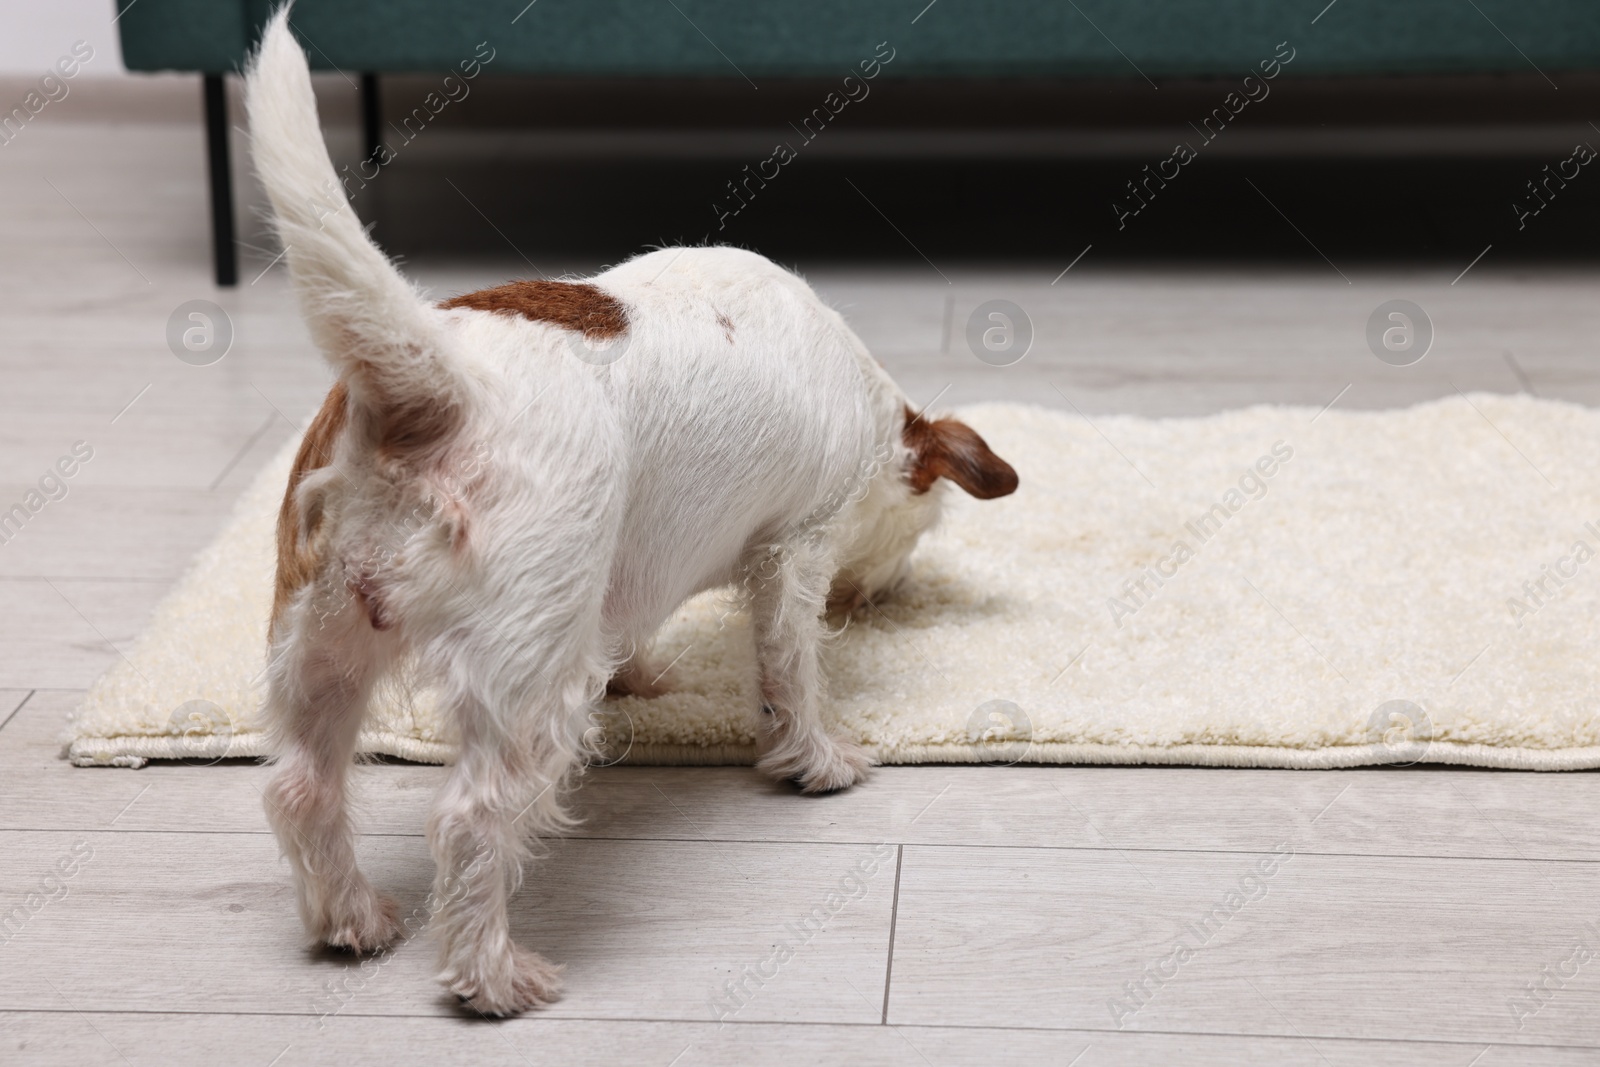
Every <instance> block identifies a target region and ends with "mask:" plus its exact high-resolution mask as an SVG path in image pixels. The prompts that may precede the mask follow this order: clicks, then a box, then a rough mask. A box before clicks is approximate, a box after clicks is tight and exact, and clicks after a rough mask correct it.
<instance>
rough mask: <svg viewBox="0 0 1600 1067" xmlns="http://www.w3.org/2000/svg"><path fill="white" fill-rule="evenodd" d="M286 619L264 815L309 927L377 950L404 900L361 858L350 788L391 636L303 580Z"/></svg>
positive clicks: (271, 716)
mask: <svg viewBox="0 0 1600 1067" xmlns="http://www.w3.org/2000/svg"><path fill="white" fill-rule="evenodd" d="M330 581H337V579H331V580H330ZM314 593H315V594H316V595H313V594H314ZM319 606H320V610H319ZM285 621H286V622H288V623H290V625H287V626H281V627H278V638H277V641H276V643H275V647H274V648H273V650H272V659H271V661H270V663H269V666H268V678H269V681H268V694H267V701H266V716H267V728H268V736H269V739H270V743H271V747H272V749H273V752H274V754H275V763H276V770H275V772H274V773H273V776H272V779H271V781H270V782H269V783H268V785H267V788H266V789H265V790H264V791H263V793H262V796H263V798H264V799H265V801H266V809H267V818H268V820H269V821H270V822H271V824H272V828H273V831H274V832H275V833H276V834H277V837H278V845H279V847H280V848H282V849H283V853H284V855H285V856H287V857H288V859H289V863H290V865H291V866H292V867H293V868H294V883H295V895H296V898H297V900H298V902H299V906H300V918H301V919H302V921H303V922H304V923H305V927H306V931H307V932H308V933H309V934H310V935H311V936H312V937H313V938H315V939H316V940H318V941H321V942H324V943H326V944H328V945H332V946H334V947H336V948H347V949H350V950H351V951H354V952H372V951H375V950H377V949H380V948H382V947H384V946H385V945H387V944H388V943H389V942H390V941H392V940H394V938H395V936H396V935H397V934H398V933H399V932H400V922H399V908H398V906H397V905H396V904H395V903H394V901H393V900H391V899H389V898H388V897H385V896H382V895H381V894H379V893H378V892H377V890H375V889H373V888H372V885H371V883H369V882H368V881H367V879H366V876H365V875H363V874H362V873H361V871H360V869H359V868H357V866H356V858H355V832H354V829H353V827H352V826H351V823H350V814H349V809H348V805H347V798H346V792H347V780H348V777H349V771H350V765H351V762H352V757H353V756H354V754H355V747H356V737H357V735H358V733H359V732H360V729H361V721H362V718H363V716H364V714H365V712H366V706H367V699H368V696H369V694H370V692H371V689H372V684H373V682H374V681H375V680H376V678H377V677H378V676H379V675H380V674H381V673H382V672H383V670H384V669H386V668H387V666H388V665H389V663H390V662H391V660H392V657H393V644H394V642H393V639H392V637H391V636H390V635H388V634H383V633H379V632H376V631H374V630H373V629H372V627H371V625H370V624H369V622H368V619H367V617H366V615H365V614H364V613H363V612H362V611H361V609H360V607H359V605H357V604H356V603H354V600H353V598H352V597H351V596H350V595H349V593H348V591H347V590H345V589H343V588H342V587H332V588H327V589H322V590H321V591H320V592H318V591H317V587H312V588H310V589H307V590H306V591H305V594H304V595H302V597H301V599H300V600H299V601H298V602H297V603H295V604H294V605H292V606H291V607H290V608H289V610H288V612H286V619H285Z"/></svg>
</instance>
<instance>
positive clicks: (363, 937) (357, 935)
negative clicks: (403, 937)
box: [320, 889, 400, 956]
mask: <svg viewBox="0 0 1600 1067" xmlns="http://www.w3.org/2000/svg"><path fill="white" fill-rule="evenodd" d="M339 908H340V911H341V912H342V913H341V914H337V915H331V916H329V917H328V918H327V919H326V921H325V922H324V923H323V924H322V925H323V930H322V931H321V933H320V939H321V940H322V942H323V943H324V944H326V945H327V946H328V947H330V948H337V949H343V950H345V951H346V952H354V953H355V954H356V955H358V956H364V955H367V954H370V953H373V952H379V951H381V950H383V949H385V948H388V947H389V946H390V945H391V944H393V943H394V939H395V938H397V937H399V936H400V905H399V904H397V903H396V902H395V901H394V900H393V899H391V898H389V897H386V896H384V895H383V894H382V893H379V892H377V891H376V890H373V889H368V890H367V892H366V893H364V894H362V895H360V896H352V897H347V898H346V899H343V900H341V901H339Z"/></svg>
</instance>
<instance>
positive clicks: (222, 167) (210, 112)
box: [204, 74, 239, 286]
mask: <svg viewBox="0 0 1600 1067" xmlns="http://www.w3.org/2000/svg"><path fill="white" fill-rule="evenodd" d="M204 78H205V101H206V155H207V157H208V162H209V163H210V170H211V255H212V260H213V262H214V263H215V264H216V272H217V284H218V285H221V286H231V285H237V284H239V254H238V249H237V247H236V246H235V244H234V236H233V174H232V168H231V167H229V165H228V96H227V90H226V87H225V86H224V84H223V81H222V75H221V74H207V75H205V76H204Z"/></svg>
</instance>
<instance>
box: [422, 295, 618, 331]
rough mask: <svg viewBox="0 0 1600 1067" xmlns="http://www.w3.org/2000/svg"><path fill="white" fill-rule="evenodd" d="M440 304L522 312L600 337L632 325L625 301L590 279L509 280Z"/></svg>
mask: <svg viewBox="0 0 1600 1067" xmlns="http://www.w3.org/2000/svg"><path fill="white" fill-rule="evenodd" d="M439 306H440V307H441V308H444V309H446V310H451V309H455V308H471V309H472V310H474V311H495V312H500V313H501V314H507V315H521V316H522V317H523V318H525V319H531V320H532V321H534V322H548V323H550V324H551V325H552V326H559V327H561V328H562V329H563V330H576V331H578V332H579V333H582V334H583V335H584V336H585V337H587V338H589V339H590V340H597V341H604V340H606V339H607V338H611V337H616V336H618V335H619V334H621V333H622V332H623V331H625V330H626V329H627V328H628V309H627V308H625V307H624V306H623V305H622V302H621V301H620V300H618V299H617V298H616V297H614V296H612V295H611V294H609V293H606V292H603V291H602V290H600V289H599V288H597V287H595V286H593V285H590V284H589V283H587V282H528V281H524V282H507V283H506V284H505V285H497V286H495V287H494V288H493V289H479V290H478V291H477V292H475V293H463V294H462V295H460V296H453V297H451V298H450V299H449V300H446V301H444V302H443V303H441V304H440V305H439Z"/></svg>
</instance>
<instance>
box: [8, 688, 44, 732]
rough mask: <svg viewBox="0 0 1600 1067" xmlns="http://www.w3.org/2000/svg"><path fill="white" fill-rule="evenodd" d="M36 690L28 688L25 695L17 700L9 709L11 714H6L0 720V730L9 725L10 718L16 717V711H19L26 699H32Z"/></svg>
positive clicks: (26, 701)
mask: <svg viewBox="0 0 1600 1067" xmlns="http://www.w3.org/2000/svg"><path fill="white" fill-rule="evenodd" d="M37 692H38V690H37V689H30V690H28V692H27V695H26V696H24V697H23V698H22V699H21V700H19V701H17V706H16V707H14V708H12V709H11V714H10V715H7V716H6V721H5V722H0V730H4V729H5V728H6V727H7V726H10V725H11V720H12V719H15V718H16V717H17V712H19V711H21V710H22V709H23V707H24V706H25V705H26V704H27V703H28V701H30V700H32V699H33V694H35V693H37Z"/></svg>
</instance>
